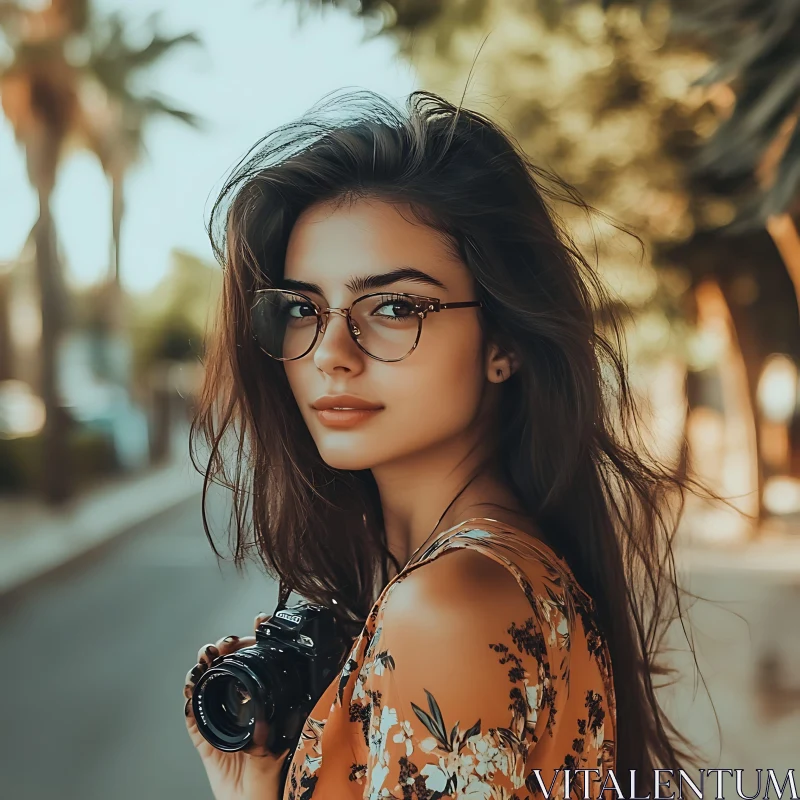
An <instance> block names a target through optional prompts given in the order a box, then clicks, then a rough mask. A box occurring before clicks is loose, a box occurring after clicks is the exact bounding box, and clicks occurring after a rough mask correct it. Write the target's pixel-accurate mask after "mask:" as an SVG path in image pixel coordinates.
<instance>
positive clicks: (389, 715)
mask: <svg viewBox="0 0 800 800" xmlns="http://www.w3.org/2000/svg"><path fill="white" fill-rule="evenodd" d="M393 725H397V711H396V710H395V709H393V708H389V707H388V706H384V707H383V710H382V711H381V726H380V731H381V736H382V737H385V736H386V734H387V732H388V731H389V728H391V727H392V726H393Z"/></svg>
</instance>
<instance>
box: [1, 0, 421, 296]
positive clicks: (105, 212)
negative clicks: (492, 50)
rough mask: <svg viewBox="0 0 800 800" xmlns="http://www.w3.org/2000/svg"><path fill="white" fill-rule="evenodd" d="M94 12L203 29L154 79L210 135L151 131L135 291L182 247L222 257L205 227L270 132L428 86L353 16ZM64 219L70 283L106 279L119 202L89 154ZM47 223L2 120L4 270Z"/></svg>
mask: <svg viewBox="0 0 800 800" xmlns="http://www.w3.org/2000/svg"><path fill="white" fill-rule="evenodd" d="M94 7H95V8H96V9H97V11H98V12H99V13H102V12H104V11H115V10H121V9H126V15H127V18H128V19H130V20H131V23H132V26H133V30H134V31H135V30H136V27H137V25H136V24H137V23H139V24H140V25H141V22H142V21H143V20H145V19H146V18H147V16H148V15H149V14H151V13H153V12H155V11H160V12H161V16H160V29H161V30H162V31H163V32H164V33H168V34H179V33H184V32H188V31H195V32H196V33H197V34H198V35H199V36H200V38H201V39H202V41H203V43H204V44H203V47H202V48H190V47H187V48H185V49H180V50H177V51H176V52H175V53H174V55H173V56H172V57H170V58H169V59H168V60H165V63H164V64H163V65H161V66H160V67H159V68H158V69H157V70H154V71H153V72H152V73H150V75H149V76H148V78H147V87H148V88H149V89H155V90H157V91H158V92H160V93H162V94H164V95H166V96H168V97H169V98H171V99H172V100H174V101H175V102H176V104H177V105H180V106H181V107H183V108H186V109H187V110H190V111H192V112H194V113H196V114H198V115H199V116H200V117H202V118H203V120H204V122H205V130H203V131H194V130H192V129H190V128H188V127H186V126H183V125H181V124H180V123H178V122H175V121H172V120H158V121H154V122H153V124H152V125H151V127H150V129H149V130H148V132H147V135H146V139H145V144H146V147H147V153H146V155H145V157H144V159H143V160H142V161H141V163H139V164H138V165H137V166H136V167H134V168H133V169H132V170H131V173H130V176H129V178H128V180H127V183H126V215H125V218H124V222H123V232H122V244H121V247H122V253H121V258H120V264H121V271H122V279H123V283H124V285H125V286H126V288H128V289H129V290H130V291H133V292H144V291H148V290H150V289H152V288H153V287H154V286H155V285H156V284H157V283H158V281H159V280H160V278H161V277H163V275H164V274H165V272H166V270H167V269H168V267H169V258H170V251H171V250H172V249H173V248H181V249H184V250H188V251H189V252H191V253H194V254H196V255H198V256H201V257H203V258H207V259H209V260H211V259H212V254H211V248H210V246H209V243H208V237H207V234H206V232H205V223H206V220H207V216H208V212H209V210H210V208H211V204H212V203H213V200H214V197H215V196H216V192H217V191H218V190H219V188H220V187H221V185H222V182H223V179H224V177H225V175H226V173H227V172H228V171H229V170H230V169H231V168H232V167H233V166H234V165H235V164H236V162H237V161H238V160H239V158H240V157H241V156H242V155H244V153H245V152H246V151H247V150H248V149H249V148H250V147H251V146H252V145H253V144H254V143H255V142H256V141H257V140H258V139H260V138H261V137H262V136H264V135H265V134H266V133H267V132H268V131H269V130H270V129H271V128H273V127H275V126H277V125H280V124H282V123H285V122H288V121H290V120H292V119H294V118H296V117H298V116H300V115H301V114H302V113H303V112H304V111H306V110H307V109H308V108H310V107H311V106H312V105H313V104H314V103H316V102H317V101H318V100H320V99H321V98H322V97H323V96H324V95H325V94H327V93H328V92H331V91H334V90H337V89H344V88H348V87H349V88H362V89H372V90H374V91H377V92H380V93H381V94H383V95H384V96H386V97H387V98H389V99H391V100H393V101H395V102H396V103H398V104H402V103H403V101H404V99H405V96H406V95H407V94H408V93H409V92H411V91H413V90H414V89H415V88H417V86H416V79H415V75H414V72H413V69H412V68H411V67H410V66H408V65H407V64H406V63H405V62H404V61H403V60H402V59H400V58H398V57H397V56H396V52H395V46H394V44H393V43H392V42H391V40H390V39H389V38H387V37H378V38H376V39H373V40H372V41H366V39H365V30H364V23H363V22H362V21H361V20H358V19H356V18H354V17H353V16H352V15H351V14H349V13H347V12H345V11H342V10H336V9H329V10H326V11H324V12H320V11H313V12H310V13H308V14H307V15H306V18H305V19H304V20H303V22H302V23H300V22H299V20H298V14H297V9H296V4H295V3H294V2H293V0H226V2H224V3H221V2H217V1H216V0H166V2H165V0H161V1H160V2H158V0H137V1H136V3H135V4H133V3H127V4H125V3H124V2H122V0H95V3H94ZM132 9H135V10H132ZM53 213H54V217H55V221H56V225H57V229H58V234H59V241H60V246H61V249H62V253H63V256H64V267H65V272H66V275H67V278H68V280H69V281H70V282H71V283H73V284H75V285H79V286H86V285H89V284H91V283H93V282H95V281H97V280H98V279H100V278H101V277H102V276H103V274H104V273H105V271H106V270H107V265H108V262H109V248H110V244H109V239H110V235H111V221H110V190H109V187H108V184H107V181H106V178H105V176H104V175H103V172H102V170H101V169H100V166H99V164H98V163H97V161H96V159H95V158H94V157H93V156H92V155H90V154H89V153H86V152H80V151H78V152H75V153H72V154H70V155H69V156H68V157H67V158H66V160H65V162H64V164H63V166H62V167H61V170H60V172H59V175H58V181H57V186H56V191H55V194H54V197H53ZM35 219H36V199H35V195H34V193H33V191H32V190H31V188H30V186H29V184H28V180H27V177H26V174H25V162H24V157H23V153H22V150H21V149H20V148H19V146H18V145H17V144H16V142H15V141H14V136H13V132H12V130H11V128H10V125H9V124H8V122H7V121H6V120H5V118H4V117H2V115H0V262H2V261H4V260H10V259H14V258H15V257H16V256H17V255H18V254H19V252H20V250H21V248H22V246H23V244H24V242H25V239H26V238H27V236H28V233H29V231H30V229H31V226H32V225H33V223H34V221H35Z"/></svg>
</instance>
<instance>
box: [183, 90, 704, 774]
mask: <svg viewBox="0 0 800 800" xmlns="http://www.w3.org/2000/svg"><path fill="white" fill-rule="evenodd" d="M343 112H347V113H343ZM354 197H355V198H357V197H378V198H384V199H387V200H390V201H393V202H397V201H399V202H403V203H405V204H408V206H409V207H410V208H412V209H413V213H414V215H415V216H416V217H417V218H418V219H419V220H420V221H422V222H423V223H424V224H426V225H429V226H431V227H432V228H434V229H435V230H437V231H440V232H441V233H442V234H443V235H444V236H445V239H446V241H447V242H448V243H449V244H450V245H451V246H452V247H453V248H454V250H455V252H457V253H458V255H459V257H460V259H461V260H462V261H463V263H464V264H465V265H466V267H467V268H468V269H469V270H470V272H471V273H472V275H473V276H474V278H475V281H476V284H477V287H478V298H479V299H480V300H482V301H483V305H484V308H483V312H482V315H483V316H482V322H483V324H484V325H485V327H486V331H487V335H489V336H493V337H497V339H498V340H499V341H502V342H503V343H505V345H506V346H508V347H510V348H512V349H513V351H514V353H515V355H516V356H517V359H518V364H519V366H518V369H517V371H516V372H515V374H514V375H513V376H512V377H511V378H510V379H509V380H508V381H507V382H506V384H505V389H504V396H503V398H502V403H501V405H502V408H501V409H500V410H501V413H500V415H499V418H500V430H501V434H500V441H499V447H498V453H497V455H498V457H499V459H500V463H501V464H502V469H503V470H504V476H505V480H506V481H507V483H508V486H509V487H511V488H512V489H513V491H514V492H515V494H516V495H517V497H518V499H519V501H520V503H521V504H522V506H523V508H524V509H525V510H526V512H527V513H528V514H529V515H530V516H531V518H532V519H534V520H536V522H537V524H538V525H539V527H540V528H541V529H542V530H543V531H545V532H546V535H547V537H548V540H549V541H551V542H553V543H555V546H556V547H557V549H558V550H559V552H560V554H561V555H563V557H564V558H565V559H566V560H567V562H568V563H569V565H570V567H571V569H572V571H573V572H574V574H575V576H576V578H577V579H578V581H579V582H580V584H581V585H582V586H583V587H584V588H585V589H586V591H587V592H588V593H589V594H590V595H591V596H592V598H593V599H594V602H595V607H596V610H597V617H598V619H597V622H598V624H599V625H600V627H601V629H602V630H603V632H604V634H605V636H606V639H607V641H608V645H609V650H610V655H611V660H612V664H613V673H614V687H615V694H616V700H617V743H616V763H617V769H618V770H622V771H625V770H629V769H636V770H637V771H639V772H640V775H641V774H642V773H643V774H644V784H645V788H648V787H649V788H652V783H648V780H649V779H648V777H647V776H648V774H649V775H650V776H651V777H652V770H653V769H654V768H655V767H662V768H672V769H678V768H680V767H683V768H687V766H688V763H687V762H688V761H690V760H692V759H694V758H695V756H692V755H691V750H692V746H691V743H690V742H689V740H688V739H686V738H685V737H684V736H682V735H681V734H679V733H678V731H677V730H676V729H675V728H674V727H673V726H672V724H671V723H670V722H669V720H667V719H666V717H665V715H664V713H663V711H662V710H661V709H660V707H659V703H658V701H657V698H656V695H655V691H654V685H653V676H654V675H656V674H665V673H666V672H668V671H670V670H667V669H666V668H665V667H663V666H662V665H661V664H659V663H657V656H658V649H659V645H660V642H661V639H662V637H663V634H664V632H665V630H666V627H667V626H668V625H669V624H670V622H671V621H672V620H673V619H674V611H675V610H677V613H678V616H680V614H681V599H680V595H681V591H682V590H681V589H680V588H679V586H678V583H677V581H676V575H675V566H674V560H673V555H672V547H671V544H672V537H673V535H674V531H675V528H676V525H677V521H678V519H679V517H680V513H681V511H682V509H683V501H684V494H685V491H686V489H687V488H690V487H691V488H693V489H697V490H701V491H702V490H703V488H704V487H700V486H699V485H698V484H696V482H695V481H693V480H692V479H690V478H688V477H687V476H686V475H681V474H678V473H677V472H676V471H675V470H673V469H670V468H667V467H666V466H664V465H663V464H660V463H658V462H657V461H656V460H655V459H654V458H652V457H651V456H650V455H649V454H648V453H647V450H646V448H645V446H644V443H643V441H642V438H641V436H640V434H639V428H638V424H637V423H638V412H637V409H636V405H635V401H634V398H633V397H632V395H631V392H630V389H629V385H628V377H627V367H626V364H625V360H624V357H623V355H622V353H623V352H624V350H623V346H622V344H623V339H622V337H623V327H622V322H621V320H620V318H619V317H618V314H617V312H615V311H614V309H613V306H612V304H611V303H610V302H609V298H608V296H607V293H606V290H605V288H604V286H603V284H602V282H601V281H600V279H599V278H598V276H597V274H596V273H595V271H594V270H593V269H592V268H591V267H590V265H589V264H588V262H587V261H586V260H585V258H584V257H583V256H582V255H581V253H580V252H579V249H578V247H577V246H576V245H575V243H574V241H573V240H572V239H571V237H570V235H569V233H568V231H567V230H566V227H565V226H564V224H563V223H562V221H561V220H560V218H559V217H558V216H557V215H556V213H555V211H554V209H553V208H552V205H553V204H552V203H551V204H548V203H547V200H552V201H564V200H566V201H568V202H570V203H574V204H576V205H578V206H579V207H580V208H582V209H584V210H591V211H593V212H594V209H590V207H589V206H588V205H587V204H586V203H585V202H584V201H583V200H581V198H580V197H579V195H578V194H577V192H576V191H575V190H574V189H573V188H572V187H570V186H569V185H568V184H566V183H565V182H563V181H562V180H560V179H559V178H558V177H557V176H555V175H553V174H552V173H549V172H547V171H545V170H543V169H540V168H538V167H536V166H534V165H533V164H532V163H531V162H530V160H529V159H528V157H527V156H526V155H525V153H524V152H523V151H522V150H521V148H520V147H519V145H518V144H517V143H516V141H515V140H514V139H513V138H512V137H511V136H510V135H509V134H507V133H506V132H504V131H503V130H502V129H501V128H500V127H499V126H498V125H497V124H495V123H494V122H492V121H491V120H490V119H488V118H487V117H485V116H483V115H481V114H479V113H476V112H474V111H471V110H468V109H465V108H463V107H456V106H453V105H452V104H450V103H449V102H447V101H446V100H444V99H443V98H441V97H439V96H437V95H435V94H432V93H430V92H422V91H418V92H414V93H412V94H411V95H410V96H409V98H408V102H407V107H406V109H405V110H404V111H403V110H400V109H398V108H397V107H395V106H394V105H393V104H392V103H390V102H388V101H386V100H384V99H383V98H381V97H380V96H378V95H375V94H373V93H371V92H366V91H357V92H350V93H346V94H344V95H342V94H341V93H340V94H338V95H336V96H334V97H332V98H328V99H326V100H325V101H324V102H322V103H321V104H319V105H318V106H317V107H315V108H314V109H312V110H311V111H310V112H309V113H308V114H307V115H306V116H305V117H303V118H302V119H300V120H299V121H296V122H293V123H291V124H288V125H285V126H282V127H280V128H278V129H277V130H275V131H273V132H271V133H270V134H268V135H267V136H266V137H265V138H264V139H262V140H261V141H260V142H259V143H258V144H257V145H256V146H255V147H254V148H253V150H252V151H251V152H250V153H248V155H247V156H246V157H245V158H244V159H243V160H242V161H241V162H240V163H239V164H238V165H237V167H236V168H235V169H234V170H233V172H232V174H231V176H230V178H229V179H228V180H227V182H226V183H225V185H224V187H223V189H222V191H221V193H220V195H219V198H218V199H217V201H216V203H215V204H214V207H213V211H212V214H211V220H210V223H209V234H210V236H211V240H212V244H213V246H214V249H215V253H216V256H217V258H218V260H219V262H220V263H221V265H222V267H223V271H224V287H223V296H222V301H221V308H220V315H219V318H218V326H217V330H216V336H215V337H214V339H213V341H212V344H211V349H210V352H209V354H208V358H207V362H206V374H205V384H204V388H203V392H202V397H201V402H200V406H199V410H198V413H197V417H196V419H195V423H194V427H193V432H192V439H193V456H194V458H195V464H196V465H197V466H198V469H200V470H201V471H203V472H204V473H205V488H206V490H207V489H208V487H209V485H210V484H211V483H212V482H218V483H221V484H223V485H224V486H226V487H229V488H230V489H231V490H232V493H233V499H234V502H233V513H232V533H233V537H234V541H233V547H232V549H233V556H234V559H235V561H236V563H237V564H238V563H241V562H242V561H243V560H244V559H245V558H246V557H247V556H248V554H249V553H251V552H252V553H253V554H254V555H256V556H257V557H258V558H259V559H261V561H262V562H263V564H264V565H265V567H266V569H267V571H268V572H269V573H270V574H272V575H273V576H275V577H277V578H280V579H281V580H282V581H283V582H284V583H285V584H286V585H288V586H290V587H292V589H294V590H295V591H296V592H298V593H299V594H300V595H302V596H303V597H305V598H307V599H309V600H313V601H315V602H318V603H323V604H325V605H332V601H335V607H336V609H337V613H339V614H340V615H341V617H342V620H343V621H345V622H346V623H348V624H350V625H351V626H352V630H353V631H354V632H357V631H358V629H359V628H360V626H361V625H362V624H363V622H364V620H365V618H366V615H367V614H368V613H369V611H370V608H371V606H372V604H373V602H374V601H375V599H376V591H379V590H380V589H381V588H382V587H383V586H384V585H385V583H386V581H387V580H388V576H389V565H390V563H391V564H393V565H394V569H395V571H397V570H399V569H400V565H399V564H398V563H397V561H396V559H395V558H394V557H393V555H392V553H390V552H389V550H388V548H387V544H386V538H385V531H384V527H383V518H382V513H381V507H380V502H379V497H378V492H377V487H376V484H375V481H374V478H373V477H372V473H371V472H370V471H369V470H364V471H358V472H355V471H345V470H337V469H333V468H331V467H329V466H328V465H327V464H325V463H324V462H323V460H322V458H321V457H320V455H319V453H318V451H317V448H316V446H315V444H314V441H313V440H312V438H311V435H310V433H309V431H308V429H307V427H306V425H305V423H304V422H303V419H302V417H301V414H300V411H299V409H298V407H297V404H296V402H295V400H294V398H293V395H292V393H291V390H290V388H289V384H288V381H287V378H286V375H285V372H284V369H283V366H282V365H281V364H280V363H279V362H276V361H273V360H271V359H270V358H268V357H267V356H265V355H264V354H263V353H262V352H261V351H260V350H259V348H258V346H257V344H256V342H255V341H254V338H253V331H252V328H251V321H250V307H251V303H252V299H253V292H254V291H255V290H256V289H259V288H263V287H269V286H275V285H277V282H278V281H279V280H280V278H281V275H282V269H283V263H284V256H285V253H286V246H287V241H288V238H289V234H290V231H291V229H292V226H293V224H294V222H295V221H296V219H297V218H298V215H299V214H300V213H301V212H302V211H303V210H304V209H306V208H307V207H309V206H310V205H311V204H313V203H318V202H321V201H329V200H341V199H344V198H354ZM637 238H638V237H637ZM198 445H201V446H200V447H198ZM204 500H205V493H204ZM204 511H205V501H204ZM204 520H205V522H206V532H207V533H208V535H209V538H210V539H211V532H210V530H209V526H208V521H207V519H206V518H205V513H204ZM211 541H212V546H213V544H214V543H213V540H211ZM215 552H217V554H218V555H219V553H218V551H216V548H215ZM687 748H688V750H687ZM637 780H638V779H637ZM638 788H642V787H641V784H640V785H639V787H638Z"/></svg>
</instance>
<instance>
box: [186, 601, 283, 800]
mask: <svg viewBox="0 0 800 800" xmlns="http://www.w3.org/2000/svg"><path fill="white" fill-rule="evenodd" d="M269 618H270V615H269V614H259V615H258V616H257V617H256V619H255V628H256V629H257V628H258V626H259V624H261V623H262V622H265V621H266V620H268V619H269ZM255 641H256V639H255V636H245V637H243V638H239V637H238V636H226V637H225V638H224V639H220V640H219V641H218V642H216V643H215V644H208V645H205V646H203V647H201V648H200V651H199V652H198V654H197V665H196V666H195V667H193V668H192V669H191V670H189V672H188V673H187V674H186V685H185V686H184V689H183V695H184V698H186V700H185V705H184V713H185V715H186V728H187V730H188V731H189V737H190V738H191V740H192V744H193V745H194V746H195V748H196V750H197V752H198V753H199V754H200V758H201V760H202V762H203V766H204V767H205V770H206V774H207V775H208V780H209V782H210V783H211V790H212V792H213V793H214V797H215V798H216V800H256V798H257V800H279V799H278V795H279V792H280V772H281V767H282V765H283V762H284V761H285V759H286V756H288V754H289V750H287V751H286V752H285V753H283V754H282V755H280V756H274V755H272V754H271V753H268V754H267V755H251V754H249V753H246V752H244V751H239V752H236V753H225V752H223V751H222V750H217V748H216V747H213V746H212V745H211V744H209V743H208V742H207V741H206V740H205V739H204V738H203V736H202V735H201V733H200V731H199V730H198V729H197V721H196V720H195V717H194V712H193V710H192V700H191V698H192V691H193V690H194V686H195V683H197V681H198V679H199V678H200V676H201V675H202V674H203V673H204V672H205V671H206V670H207V669H208V668H209V666H210V664H211V662H212V661H214V660H215V659H216V658H217V657H218V656H225V655H228V654H229V653H234V652H236V651H237V650H240V649H241V648H243V647H250V646H251V645H253V644H255Z"/></svg>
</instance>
